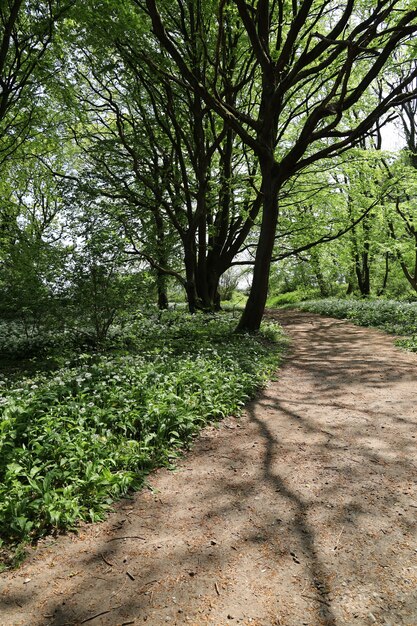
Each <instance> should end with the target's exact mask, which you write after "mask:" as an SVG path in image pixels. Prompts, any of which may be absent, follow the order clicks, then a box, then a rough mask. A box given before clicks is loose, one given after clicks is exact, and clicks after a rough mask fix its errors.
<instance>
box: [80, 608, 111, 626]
mask: <svg viewBox="0 0 417 626" xmlns="http://www.w3.org/2000/svg"><path fill="white" fill-rule="evenodd" d="M112 611H113V609H109V610H108V611H102V612H101V613H96V614H95V615H92V616H91V617H87V619H83V621H82V622H80V624H86V623H87V622H91V621H92V620H93V619H96V617H101V616H102V615H107V613H111V612H112Z"/></svg>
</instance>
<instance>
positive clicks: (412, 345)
mask: <svg viewBox="0 0 417 626" xmlns="http://www.w3.org/2000/svg"><path fill="white" fill-rule="evenodd" d="M297 308H300V309H302V310H303V311H310V312H311V313H319V314H320V315H329V316H331V317H337V318H339V319H347V320H349V321H351V322H353V323H354V324H357V325H358V326H372V327H375V328H381V329H382V330H385V331H386V332H388V333H393V334H395V335H409V337H408V338H407V339H401V340H399V341H398V342H397V343H398V345H400V346H402V347H404V348H406V349H408V350H414V351H416V350H417V335H416V333H417V302H399V301H397V300H353V299H345V300H342V299H336V298H329V299H326V300H310V301H308V302H301V303H299V304H297Z"/></svg>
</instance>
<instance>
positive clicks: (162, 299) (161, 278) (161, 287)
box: [156, 271, 169, 311]
mask: <svg viewBox="0 0 417 626" xmlns="http://www.w3.org/2000/svg"><path fill="white" fill-rule="evenodd" d="M156 286H157V290H158V309H160V310H161V311H162V310H164V309H167V308H168V304H169V303H168V294H167V287H166V275H165V274H164V273H163V272H160V271H158V273H157V277H156Z"/></svg>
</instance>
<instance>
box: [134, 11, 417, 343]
mask: <svg viewBox="0 0 417 626" xmlns="http://www.w3.org/2000/svg"><path fill="white" fill-rule="evenodd" d="M134 1H135V4H136V5H137V7H138V9H139V10H140V11H141V12H142V13H143V15H147V16H148V17H149V19H150V21H151V25H152V30H153V33H154V35H155V36H156V38H157V40H158V41H159V43H160V45H161V46H163V48H164V49H165V50H166V51H167V52H168V54H169V55H170V56H171V58H172V59H173V60H174V61H175V63H176V65H177V67H178V70H179V72H180V75H181V80H182V82H183V83H184V84H187V85H188V86H189V87H190V88H191V89H192V90H193V92H195V93H197V94H199V95H200V96H201V98H202V99H203V100H204V102H205V103H206V105H207V106H208V107H210V108H211V109H212V110H214V111H216V112H217V114H218V115H219V116H221V117H222V118H223V119H224V120H225V121H227V123H228V125H229V126H230V127H231V128H232V129H233V130H234V131H235V132H236V133H237V134H238V135H239V136H240V137H241V139H242V141H243V142H244V143H245V144H246V145H247V146H249V147H250V148H251V149H252V150H253V152H254V153H255V154H256V156H257V159H258V161H259V166H260V171H261V174H262V184H261V193H262V205H263V206H262V223H261V229H260V234H259V242H258V247H257V251H256V258H255V265H254V272H253V282H252V288H251V291H250V295H249V298H248V302H247V305H246V308H245V310H244V313H243V315H242V318H241V320H240V323H239V326H238V328H239V329H240V330H248V331H254V330H256V329H257V328H259V324H260V322H261V318H262V315H263V310H264V306H265V301H266V297H267V289H268V275H269V268H270V262H271V258H272V254H273V248H274V242H275V233H276V229H277V223H278V217H279V207H278V197H279V193H280V190H281V189H282V186H283V185H284V184H285V182H286V181H287V180H288V179H289V178H290V177H291V176H293V175H294V174H295V173H296V172H298V171H300V170H301V169H303V168H305V167H306V166H307V165H310V164H311V163H313V162H315V161H317V160H319V159H322V158H324V157H331V156H334V155H337V154H340V153H341V152H343V151H345V150H347V149H348V148H349V147H351V146H352V145H355V144H356V143H357V142H358V141H359V139H360V138H361V137H363V136H364V135H365V134H366V133H368V132H369V131H370V129H371V128H372V126H373V125H374V123H375V121H376V120H377V119H378V118H380V117H381V116H382V115H383V114H384V113H385V112H386V111H387V110H388V109H390V108H391V107H392V106H394V105H396V104H398V103H399V102H401V101H403V100H404V98H407V97H410V94H408V95H407V96H404V90H405V88H406V87H407V86H408V85H409V84H410V83H411V82H412V80H413V79H414V78H415V77H416V76H417V69H414V70H412V71H411V72H410V73H408V74H407V75H405V76H404V75H402V76H399V78H398V80H397V81H396V83H395V85H393V88H392V90H390V92H389V93H387V94H386V95H384V97H383V98H382V99H381V100H380V101H375V102H372V101H370V99H369V91H368V90H369V87H370V86H371V85H372V84H373V82H374V81H375V80H376V79H377V77H378V75H379V74H380V73H381V72H382V71H384V69H385V68H386V67H387V65H388V64H389V62H390V59H391V57H392V54H393V53H394V51H396V50H397V49H398V48H399V47H400V46H401V45H402V44H403V42H405V41H410V39H411V38H412V36H413V34H414V33H415V32H416V31H417V10H416V9H414V8H411V7H409V6H407V7H406V8H404V5H403V4H402V3H401V2H400V1H399V0H382V1H379V2H375V1H374V2H371V3H368V5H366V6H364V4H363V3H362V2H359V1H357V0H348V2H347V3H346V4H345V5H344V7H343V9H341V7H340V5H339V4H338V3H337V2H335V1H334V0H324V1H323V0H320V1H318V0H304V1H302V2H301V3H297V2H293V3H291V4H290V3H286V2H282V1H281V0H279V1H278V2H272V1H269V0H260V1H257V0H251V1H250V2H245V0H226V1H221V2H215V1H214V0H213V1H212V2H207V3H203V2H201V0H194V1H193V2H191V3H189V4H188V8H189V9H190V10H191V9H193V10H194V11H200V10H202V9H203V8H204V7H205V10H208V9H207V7H208V5H210V10H211V11H212V12H213V14H214V15H215V16H217V21H216V23H214V21H213V22H212V25H211V28H212V29H213V28H215V29H216V31H217V42H218V44H217V49H216V51H217V50H222V49H223V48H224V47H225V46H227V45H228V42H227V39H226V38H225V37H224V32H225V29H232V30H234V29H238V30H241V31H242V32H243V35H244V37H245V39H246V53H245V57H244V59H245V60H244V62H243V65H244V68H245V77H246V81H249V77H253V76H256V78H257V80H258V89H256V90H251V92H250V94H249V96H248V97H247V98H246V99H238V100H237V101H236V102H235V103H233V104H231V103H229V102H227V101H226V100H225V98H224V96H223V94H222V91H221V90H220V89H218V77H219V76H221V75H222V70H223V68H222V55H221V54H219V53H216V54H214V55H211V56H210V58H211V65H212V72H211V74H210V75H206V76H205V77H204V81H202V80H201V77H200V76H198V75H197V74H196V72H195V68H194V67H193V66H192V64H191V63H190V62H189V58H188V57H187V54H186V49H185V48H184V39H183V38H182V37H181V36H178V29H177V27H176V17H175V16H176V15H178V16H181V19H182V21H183V22H186V20H187V14H186V9H185V7H184V5H183V3H182V2H181V1H180V0H177V2H176V3H175V10H173V8H172V2H166V1H165V0H146V1H145V0H134ZM187 34H188V38H189V39H190V38H192V37H194V38H198V40H199V41H200V42H201V44H202V45H203V46H204V43H205V42H206V40H207V39H206V33H205V32H203V31H201V30H200V31H198V32H194V33H192V32H190V31H188V32H187ZM158 72H160V74H161V75H164V76H165V77H166V78H171V79H172V75H171V74H170V72H166V71H164V67H162V66H159V67H158ZM233 86H234V88H235V89H238V88H239V85H238V84H237V83H234V85H233ZM365 99H366V102H365ZM358 104H360V106H358ZM355 105H356V106H357V108H358V109H359V110H360V114H359V116H358V115H351V114H349V112H350V111H351V110H352V108H353V106H355Z"/></svg>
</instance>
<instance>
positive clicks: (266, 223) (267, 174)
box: [236, 161, 279, 333]
mask: <svg viewBox="0 0 417 626" xmlns="http://www.w3.org/2000/svg"><path fill="white" fill-rule="evenodd" d="M261 170H262V193H263V198H264V200H263V213H262V222H261V231H260V234H259V241H258V246H257V249H256V256H255V264H254V267H253V279H252V286H251V289H250V293H249V298H248V300H247V302H246V306H245V309H244V311H243V314H242V317H241V318H240V321H239V324H238V326H237V329H236V330H237V331H238V332H250V333H253V332H256V331H258V330H259V327H260V325H261V321H262V317H263V314H264V310H265V304H266V299H267V296H268V282H269V271H270V266H271V259H272V253H273V250H274V243H275V233H276V228H277V222H278V191H279V179H278V173H277V172H276V171H275V170H276V166H275V167H274V163H273V161H269V163H268V164H262V163H261Z"/></svg>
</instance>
